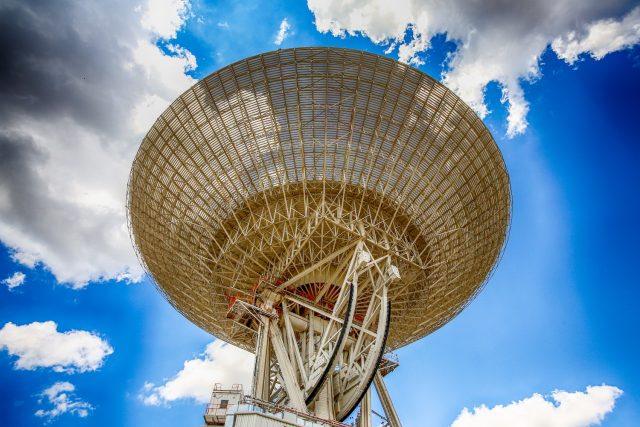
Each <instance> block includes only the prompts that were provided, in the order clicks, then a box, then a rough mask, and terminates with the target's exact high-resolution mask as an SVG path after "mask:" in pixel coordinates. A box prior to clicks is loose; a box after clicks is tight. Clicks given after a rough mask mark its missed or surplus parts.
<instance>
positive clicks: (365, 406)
mask: <svg viewBox="0 0 640 427" xmlns="http://www.w3.org/2000/svg"><path fill="white" fill-rule="evenodd" d="M358 427H371V387H369V389H367V392H366V393H365V394H364V397H363V398H362V400H361V401H360V416H359V417H358Z"/></svg>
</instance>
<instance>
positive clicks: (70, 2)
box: [0, 0, 197, 287]
mask: <svg viewBox="0 0 640 427" xmlns="http://www.w3.org/2000/svg"><path fill="white" fill-rule="evenodd" d="M189 13H190V12H189V2H188V0H148V1H147V0H138V2H129V1H125V0H115V1H113V2H85V1H80V0H63V1H59V2H40V1H30V0H27V1H17V0H9V1H5V2H3V4H2V6H0V40H2V42H0V47H1V49H0V63H2V64H3V67H1V68H0V240H1V241H2V242H3V243H4V244H5V245H6V246H8V247H10V248H11V250H12V254H13V258H14V260H16V261H17V262H20V263H22V264H24V265H26V266H29V267H33V266H34V265H36V264H37V263H42V264H43V265H44V266H45V267H46V268H48V269H50V271H51V272H52V273H53V274H54V275H55V277H56V278H57V280H58V281H59V282H65V283H70V284H71V285H73V286H74V287H82V286H84V285H85V284H86V283H87V282H89V281H93V280H108V279H119V280H137V279H138V278H140V277H141V275H142V269H141V268H140V266H139V264H138V262H137V259H136V257H135V254H134V251H133V249H132V246H131V243H130V239H129V236H128V231H127V226H126V214H125V200H126V197H125V196H126V183H127V178H128V174H129V170H130V167H131V162H132V160H133V157H134V155H135V152H136V150H137V147H138V146H139V144H140V141H141V139H142V137H143V136H144V133H145V132H146V130H147V129H148V128H149V126H150V125H151V124H152V123H153V120H154V119H155V118H156V117H157V115H158V113H160V112H161V111H162V110H163V109H164V108H166V107H167V106H168V104H169V103H170V102H171V101H172V100H173V99H174V98H175V97H176V96H177V95H178V94H180V93H181V92H182V91H183V90H185V89H186V88H188V87H189V86H190V85H191V84H193V83H194V80H193V79H192V78H191V77H190V76H189V75H188V74H187V73H188V72H189V71H190V70H193V69H194V68H195V67H196V66H197V64H196V59H195V57H194V56H193V55H192V54H191V53H190V52H189V51H188V50H186V49H185V48H184V47H182V46H179V45H178V44H176V43H175V40H173V38H174V37H175V36H176V34H177V32H178V31H180V29H181V28H182V27H183V26H184V23H185V19H187V18H188V16H189Z"/></svg>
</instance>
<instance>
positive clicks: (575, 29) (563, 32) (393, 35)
mask: <svg viewBox="0 0 640 427" xmlns="http://www.w3.org/2000/svg"><path fill="white" fill-rule="evenodd" d="M625 3H627V2H624V1H623V2H597V1H588V2H587V1H583V0H568V1H562V2H558V1H555V0H535V1H529V2H525V3H523V2H502V1H500V2H495V1H488V0H487V1H478V2H468V1H465V0H452V1H446V2H445V1H437V0H397V1H393V2H390V1H387V0H353V1H349V2H344V1H341V0H308V6H309V9H311V11H312V12H313V13H314V15H315V24H316V28H317V29H318V31H320V32H330V33H331V34H333V35H335V36H339V37H344V36H345V35H347V34H349V35H356V34H362V35H364V36H366V37H369V38H370V39H371V40H372V41H373V42H374V43H379V44H386V43H389V44H390V47H389V49H388V50H387V53H391V52H392V51H393V50H394V49H395V48H396V46H397V48H398V58H399V60H401V61H404V62H407V63H409V64H413V65H420V64H422V63H423V61H424V59H423V57H422V55H423V54H424V53H425V52H427V51H428V50H429V48H430V47H431V39H432V38H433V37H434V36H435V35H438V34H446V35H447V38H448V39H449V40H453V41H455V42H456V43H457V49H456V50H455V52H453V53H452V54H451V55H450V57H449V58H448V70H447V71H446V72H445V73H444V75H443V76H442V77H443V82H444V83H445V84H446V85H448V86H449V87H450V88H451V89H452V90H454V91H455V92H456V93H458V95H460V96H461V97H462V98H463V99H464V100H465V101H466V102H467V103H469V104H470V105H471V107H473V108H474V109H475V110H476V111H477V112H478V114H479V115H480V116H481V117H484V116H485V115H486V114H487V113H488V112H489V111H488V108H487V106H486V104H485V100H484V93H485V88H486V87H487V85H488V84H489V83H490V82H498V83H499V84H500V86H501V87H502V93H503V98H502V101H503V103H504V104H506V105H507V108H508V112H509V117H508V122H507V136H509V137H513V136H515V135H518V134H521V133H523V132H524V131H525V130H526V128H527V119H526V117H527V113H528V110H529V103H528V102H527V101H526V99H525V97H524V92H523V90H522V81H523V80H525V81H533V80H535V79H537V78H539V77H540V69H539V60H540V56H541V55H542V53H543V52H544V51H545V49H546V48H547V47H548V46H549V45H550V44H552V43H553V49H554V50H555V51H556V53H557V54H558V56H559V57H560V58H562V59H564V60H565V61H567V62H569V63H571V62H573V61H575V58H577V56H578V55H579V54H581V53H588V54H590V55H591V56H593V57H594V58H596V59H600V58H602V57H603V56H604V55H606V54H607V53H609V52H613V51H616V50H619V49H622V48H625V47H628V46H631V45H633V44H636V43H638V41H639V38H640V25H638V21H639V16H640V8H636V9H634V10H632V11H630V12H629V9H630V6H629V5H628V4H625ZM625 12H628V14H627V15H626V17H624V18H623V19H621V20H615V19H613V18H611V17H612V16H620V15H623V14H624V13H625ZM409 30H410V31H409ZM409 35H410V37H409ZM407 38H408V39H407Z"/></svg>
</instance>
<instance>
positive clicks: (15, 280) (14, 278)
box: [2, 271, 27, 289]
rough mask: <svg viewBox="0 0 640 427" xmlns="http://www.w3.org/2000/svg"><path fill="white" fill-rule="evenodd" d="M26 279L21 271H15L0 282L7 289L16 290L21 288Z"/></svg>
mask: <svg viewBox="0 0 640 427" xmlns="http://www.w3.org/2000/svg"><path fill="white" fill-rule="evenodd" d="M26 278H27V275H26V274H24V273H23V272H21V271H16V272H15V273H13V274H12V275H11V276H9V277H7V278H6V279H4V280H3V281H2V284H4V285H7V287H8V288H9V289H13V288H17V287H18V286H21V285H22V284H23V283H24V281H25V279H26Z"/></svg>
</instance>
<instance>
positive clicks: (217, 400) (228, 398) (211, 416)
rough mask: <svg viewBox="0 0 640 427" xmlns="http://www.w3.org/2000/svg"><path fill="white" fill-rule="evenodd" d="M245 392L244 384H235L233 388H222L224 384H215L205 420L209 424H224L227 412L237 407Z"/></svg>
mask: <svg viewBox="0 0 640 427" xmlns="http://www.w3.org/2000/svg"><path fill="white" fill-rule="evenodd" d="M243 396H244V393H243V391H242V384H234V385H232V386H231V388H230V389H229V388H222V384H215V385H214V386H213V392H212V393H211V401H210V402H209V405H207V409H206V410H205V413H204V422H205V424H206V425H208V426H223V425H224V422H225V419H226V417H227V412H229V411H230V410H233V409H236V408H237V407H238V405H239V404H240V401H241V400H242V397H243Z"/></svg>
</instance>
